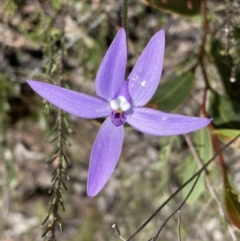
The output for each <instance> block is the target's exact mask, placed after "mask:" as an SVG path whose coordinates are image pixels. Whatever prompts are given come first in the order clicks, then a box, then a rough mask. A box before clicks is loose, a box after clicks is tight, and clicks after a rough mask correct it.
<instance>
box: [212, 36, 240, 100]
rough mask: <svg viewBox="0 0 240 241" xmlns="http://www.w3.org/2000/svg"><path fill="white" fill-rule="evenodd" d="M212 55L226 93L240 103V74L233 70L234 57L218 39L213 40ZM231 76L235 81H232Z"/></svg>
mask: <svg viewBox="0 0 240 241" xmlns="http://www.w3.org/2000/svg"><path fill="white" fill-rule="evenodd" d="M211 56H212V58H213V60H214V63H215V65H216V68H217V70H218V72H219V75H220V77H221V82H222V84H223V86H224V90H225V92H226V95H227V96H228V97H229V98H230V99H231V100H234V101H236V102H239V103H240V95H239V93H240V81H239V80H240V74H239V73H234V72H233V69H234V61H233V58H232V57H231V56H230V55H229V54H227V53H226V51H225V50H224V48H223V47H222V44H221V42H220V41H219V40H217V39H212V40H211ZM231 78H232V79H235V81H231Z"/></svg>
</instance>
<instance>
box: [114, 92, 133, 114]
mask: <svg viewBox="0 0 240 241" xmlns="http://www.w3.org/2000/svg"><path fill="white" fill-rule="evenodd" d="M110 106H111V107H112V109H113V110H115V111H117V112H119V111H120V112H124V111H127V110H129V109H130V107H131V104H130V103H129V102H128V101H127V100H126V98H125V97H124V96H119V97H117V98H116V99H115V100H112V101H111V102H110Z"/></svg>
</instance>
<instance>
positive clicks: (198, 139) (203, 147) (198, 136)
mask: <svg viewBox="0 0 240 241" xmlns="http://www.w3.org/2000/svg"><path fill="white" fill-rule="evenodd" d="M193 143H194V146H195V148H196V150H197V153H198V155H199V158H200V159H201V161H202V163H206V162H207V161H208V160H210V159H211V157H212V156H213V147H212V139H211V134H210V131H209V129H208V128H207V127H205V128H203V129H201V130H199V131H196V132H195V133H194V137H193ZM199 168H200V166H199V164H198V163H197V161H196V160H194V157H193V156H192V155H191V156H188V157H187V158H186V160H185V161H184V163H183V164H182V168H181V175H182V177H183V181H182V183H184V182H185V181H187V180H188V179H189V178H190V177H191V176H193V175H194V174H195V173H196V172H197V171H198V170H199ZM194 181H195V179H194V180H193V181H192V182H191V183H189V184H188V186H187V187H186V188H184V189H183V192H182V195H183V198H184V197H186V196H187V195H188V193H189V191H190V189H191V188H192V185H193V183H194ZM204 190H205V181H204V174H202V175H201V176H200V177H199V179H198V182H197V184H196V186H195V188H194V190H193V192H192V193H191V195H190V196H189V198H188V200H187V203H188V204H193V203H194V202H195V201H197V200H198V198H199V196H200V195H201V194H202V192H203V191H204Z"/></svg>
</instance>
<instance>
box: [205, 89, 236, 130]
mask: <svg viewBox="0 0 240 241" xmlns="http://www.w3.org/2000/svg"><path fill="white" fill-rule="evenodd" d="M239 113H240V104H238V103H236V102H234V101H232V100H230V99H229V98H226V97H223V96H220V95H219V94H217V93H215V92H212V93H211V96H210V105H209V115H210V116H211V117H212V118H213V124H214V126H215V127H216V128H221V129H223V128H225V129H240V119H239Z"/></svg>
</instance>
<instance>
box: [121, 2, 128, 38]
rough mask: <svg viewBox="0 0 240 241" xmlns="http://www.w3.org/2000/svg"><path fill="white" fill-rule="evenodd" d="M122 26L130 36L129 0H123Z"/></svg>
mask: <svg viewBox="0 0 240 241" xmlns="http://www.w3.org/2000/svg"><path fill="white" fill-rule="evenodd" d="M122 27H123V28H124V29H125V31H126V34H127V38H128V0H123V6H122Z"/></svg>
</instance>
